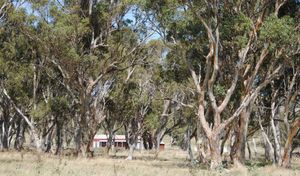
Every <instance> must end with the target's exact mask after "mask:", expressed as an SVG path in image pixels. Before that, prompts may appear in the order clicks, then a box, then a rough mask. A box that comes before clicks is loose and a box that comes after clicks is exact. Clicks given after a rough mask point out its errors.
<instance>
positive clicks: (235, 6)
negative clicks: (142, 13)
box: [145, 0, 295, 169]
mask: <svg viewBox="0 0 300 176" xmlns="http://www.w3.org/2000/svg"><path fill="white" fill-rule="evenodd" d="M285 2H286V1H277V2H276V3H271V4H272V5H270V4H269V1H251V2H249V3H243V1H239V3H233V2H230V1H181V2H177V1H172V0H170V1H151V2H150V3H146V2H145V3H146V7H148V9H147V10H148V11H149V13H150V14H151V15H152V16H154V17H153V18H154V20H156V22H155V21H154V20H153V19H150V20H151V21H154V22H153V23H154V24H157V25H156V29H157V30H160V31H161V34H162V37H164V38H163V39H164V40H165V42H166V44H167V46H169V47H170V49H177V50H178V48H180V49H181V50H182V51H183V52H182V54H181V55H180V56H179V57H181V58H183V59H185V60H186V61H187V63H188V67H189V70H190V74H191V77H192V79H193V81H194V86H195V87H196V90H197V98H198V110H197V111H198V113H197V114H198V121H199V124H200V126H198V128H202V129H203V131H204V134H205V136H206V137H207V140H208V144H209V148H210V157H209V159H210V167H211V168H212V169H213V168H218V167H220V165H221V161H222V159H221V155H220V149H219V142H220V140H221V135H222V133H223V132H224V130H225V129H226V128H228V127H229V126H230V125H232V124H233V123H234V122H235V120H237V119H239V118H240V126H239V128H238V130H239V131H238V132H237V136H236V139H237V141H236V144H237V145H235V146H234V149H233V153H232V160H233V161H234V162H235V163H243V162H244V152H243V148H244V146H245V142H246V141H245V136H246V135H245V134H247V120H248V117H247V116H248V115H249V114H250V112H251V104H252V103H253V101H254V100H255V99H256V97H257V96H258V94H259V93H260V91H261V90H262V89H263V88H264V87H266V86H267V85H268V84H269V83H270V82H271V81H272V80H273V79H274V78H275V77H277V76H278V75H280V74H281V73H282V72H281V71H282V70H283V65H284V64H283V63H284V58H285V54H284V53H283V52H279V51H280V50H281V49H282V48H284V47H285V46H287V45H289V44H291V41H290V40H288V37H287V36H290V35H293V28H294V27H295V25H294V23H292V22H290V20H289V19H278V17H276V15H273V13H275V14H278V13H279V10H280V7H282V5H283V4H284V3H285ZM265 19H267V22H266V23H265ZM273 25H274V26H276V27H274V26H273ZM272 26H273V27H272ZM277 27H278V28H279V30H273V29H274V28H276V29H278V28H277ZM272 30H273V31H272ZM276 38H277V40H278V39H280V40H281V42H283V45H281V46H279V45H276V41H275V40H276ZM273 42H274V44H273ZM193 48H194V49H193ZM192 49H193V50H192ZM192 51H193V52H192ZM206 54H207V55H206ZM203 55H204V56H203ZM240 86H241V88H239V87H240ZM220 88H221V89H220ZM240 89H241V91H239V90H240ZM218 90H223V92H224V93H223V94H222V93H221V94H217V93H218ZM235 92H238V93H240V95H239V94H235ZM236 95H239V100H238V101H239V104H238V105H235V104H234V101H232V100H233V99H234V96H236ZM237 98H238V97H237ZM235 100H236V98H235ZM228 109H231V110H230V111H229V112H230V114H229V115H225V114H224V111H225V110H228ZM246 114H247V115H246ZM244 115H245V116H246V117H245V118H244V117H243V116H244ZM209 119H211V120H209Z"/></svg>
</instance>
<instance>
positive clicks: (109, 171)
mask: <svg viewBox="0 0 300 176" xmlns="http://www.w3.org/2000/svg"><path fill="white" fill-rule="evenodd" d="M135 156H136V157H135V160H133V161H127V160H125V159H124V158H125V157H126V152H118V153H117V154H116V156H113V157H112V156H111V157H104V156H102V155H101V156H96V157H95V158H93V159H85V158H68V157H62V158H59V157H57V156H53V155H46V154H45V155H42V156H37V155H36V154H34V153H29V152H28V153H23V154H22V153H18V152H2V153H0V176H15V175H18V176H23V175H24V176H27V175H28V176H35V175H39V176H52V175H53V176H56V175H62V176H96V175H97V176H126V175H128V176H168V175H170V176H189V175H191V176H194V175H201V176H202V175H203V176H205V175H207V176H211V175H216V176H217V175H228V176H231V175H257V176H260V175H261V176H267V175H275V176H280V175H282V176H286V175H288V176H297V175H300V170H299V168H300V160H299V159H294V161H293V163H294V165H293V168H294V169H282V168H275V167H272V166H265V167H259V165H258V164H257V165H255V164H254V165H251V166H250V165H249V166H248V167H247V168H232V169H230V170H227V169H224V170H222V171H219V172H213V171H208V170H206V169H203V168H202V169H201V168H199V167H191V166H190V164H189V162H188V161H187V154H186V152H183V151H181V150H179V149H176V148H175V149H174V148H172V149H168V150H166V151H163V152H161V153H160V154H159V157H158V158H157V159H156V160H155V159H154V154H153V153H151V152H142V153H140V152H136V153H135Z"/></svg>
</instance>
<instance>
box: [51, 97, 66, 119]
mask: <svg viewBox="0 0 300 176" xmlns="http://www.w3.org/2000/svg"><path fill="white" fill-rule="evenodd" d="M49 108H50V109H51V111H52V112H53V113H55V114H57V115H62V114H63V113H64V112H66V110H68V108H69V102H68V100H67V98H66V97H55V98H52V99H51V100H50V101H49Z"/></svg>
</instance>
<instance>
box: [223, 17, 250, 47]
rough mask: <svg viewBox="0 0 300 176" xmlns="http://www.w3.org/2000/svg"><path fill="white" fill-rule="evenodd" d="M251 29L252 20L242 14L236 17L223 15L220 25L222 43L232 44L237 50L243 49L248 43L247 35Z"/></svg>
mask: <svg viewBox="0 0 300 176" xmlns="http://www.w3.org/2000/svg"><path fill="white" fill-rule="evenodd" d="M251 28H252V20H251V19H250V18H249V17H247V16H246V15H245V14H243V13H239V14H237V15H235V14H230V13H225V15H224V18H223V21H222V23H221V29H220V30H221V38H224V39H225V41H224V43H225V44H227V43H228V45H231V44H232V43H233V44H234V45H235V46H237V47H238V48H242V47H244V46H245V45H246V44H247V42H248V34H249V32H250V30H251Z"/></svg>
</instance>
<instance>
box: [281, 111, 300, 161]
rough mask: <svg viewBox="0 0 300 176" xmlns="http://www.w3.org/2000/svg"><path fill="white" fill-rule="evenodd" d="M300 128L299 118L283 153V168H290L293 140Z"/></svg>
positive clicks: (292, 128)
mask: <svg viewBox="0 0 300 176" xmlns="http://www.w3.org/2000/svg"><path fill="white" fill-rule="evenodd" d="M299 128H300V117H298V118H297V119H296V120H295V121H294V123H293V125H292V126H291V128H290V131H289V134H288V138H287V140H286V143H285V146H284V152H283V157H282V163H281V166H282V167H289V166H290V159H291V150H292V144H293V139H294V137H295V136H296V134H297V132H298V130H299Z"/></svg>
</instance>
